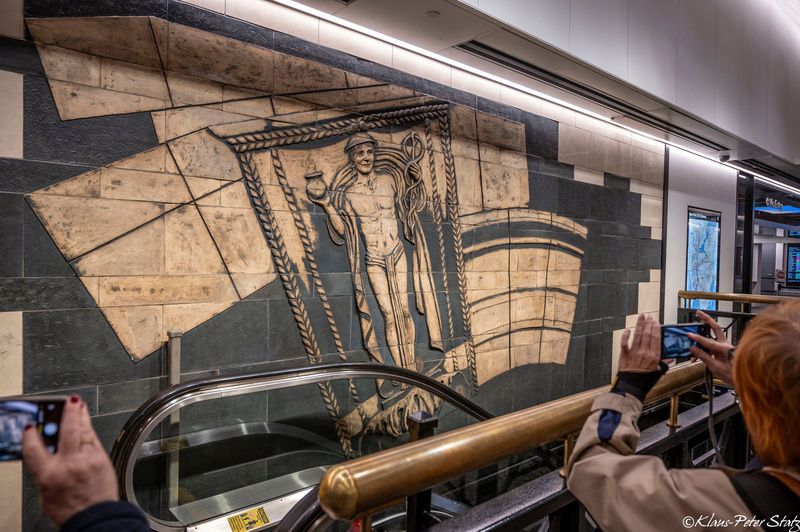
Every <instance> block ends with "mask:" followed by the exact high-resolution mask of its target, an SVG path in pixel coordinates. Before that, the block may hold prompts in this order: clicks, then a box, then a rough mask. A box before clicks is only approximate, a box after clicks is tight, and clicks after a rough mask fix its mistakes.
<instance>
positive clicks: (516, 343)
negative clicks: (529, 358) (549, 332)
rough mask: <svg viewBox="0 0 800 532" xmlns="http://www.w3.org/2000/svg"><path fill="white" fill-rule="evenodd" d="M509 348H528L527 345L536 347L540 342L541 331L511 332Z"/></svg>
mask: <svg viewBox="0 0 800 532" xmlns="http://www.w3.org/2000/svg"><path fill="white" fill-rule="evenodd" d="M510 338H511V347H512V348H514V347H521V346H529V345H536V346H537V347H538V345H539V343H540V342H541V341H542V330H541V329H526V330H520V331H511V335H510ZM537 358H538V351H537Z"/></svg>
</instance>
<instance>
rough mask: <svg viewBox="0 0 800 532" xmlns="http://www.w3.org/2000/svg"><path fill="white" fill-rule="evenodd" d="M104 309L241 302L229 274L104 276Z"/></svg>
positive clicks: (100, 286)
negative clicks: (237, 300)
mask: <svg viewBox="0 0 800 532" xmlns="http://www.w3.org/2000/svg"><path fill="white" fill-rule="evenodd" d="M98 290H99V295H100V302H99V304H100V306H101V307H130V306H138V305H166V304H178V303H214V302H222V301H234V300H236V299H238V297H237V295H236V292H235V290H234V289H233V284H232V283H231V280H230V277H229V276H228V275H227V274H214V275H147V276H120V277H103V278H101V279H100V282H99V287H98Z"/></svg>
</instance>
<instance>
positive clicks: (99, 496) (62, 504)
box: [22, 396, 119, 526]
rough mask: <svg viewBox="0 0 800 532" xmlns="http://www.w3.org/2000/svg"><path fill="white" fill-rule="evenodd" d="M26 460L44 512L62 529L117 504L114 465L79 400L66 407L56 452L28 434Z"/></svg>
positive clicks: (36, 435)
mask: <svg viewBox="0 0 800 532" xmlns="http://www.w3.org/2000/svg"><path fill="white" fill-rule="evenodd" d="M22 455H23V460H24V462H25V465H26V466H27V468H28V471H30V473H31V475H32V476H33V480H34V482H35V483H36V485H37V486H38V487H39V495H40V498H41V501H42V510H43V511H44V513H45V514H47V516H48V517H50V519H52V520H53V521H54V522H55V523H56V524H57V525H59V526H61V525H62V524H63V523H64V522H65V521H67V520H68V519H69V518H70V517H72V516H73V515H75V514H77V513H78V512H80V511H82V510H85V509H87V508H89V507H90V506H93V505H95V504H97V503H101V502H106V501H116V500H118V498H119V497H118V495H117V493H118V492H117V477H116V474H115V473H114V468H113V466H112V465H111V460H110V459H109V458H108V455H107V454H106V452H105V450H104V449H103V445H102V444H101V443H100V440H99V439H98V438H97V434H96V433H95V431H94V428H92V422H91V420H90V419H89V412H88V409H87V408H86V403H84V402H83V401H81V400H80V398H79V397H77V396H72V397H70V399H69V401H67V402H66V403H65V404H64V414H63V417H62V419H61V432H60V434H59V437H58V451H57V452H56V453H55V454H50V453H49V452H48V451H47V449H46V448H45V446H44V442H43V441H42V437H41V436H40V435H39V433H38V432H36V431H35V430H30V428H28V429H26V430H25V434H24V436H23V442H22Z"/></svg>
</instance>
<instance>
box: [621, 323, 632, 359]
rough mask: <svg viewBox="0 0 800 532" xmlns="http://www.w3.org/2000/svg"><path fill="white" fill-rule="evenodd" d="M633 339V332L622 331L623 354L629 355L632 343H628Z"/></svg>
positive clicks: (628, 330)
mask: <svg viewBox="0 0 800 532" xmlns="http://www.w3.org/2000/svg"><path fill="white" fill-rule="evenodd" d="M630 338H631V330H630V329H625V330H624V331H622V340H621V342H620V344H621V345H620V347H621V348H622V353H624V354H627V353H628V349H630V345H631V344H630V343H629V342H628V341H629V340H630Z"/></svg>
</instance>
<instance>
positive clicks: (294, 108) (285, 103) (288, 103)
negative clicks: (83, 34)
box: [272, 96, 320, 117]
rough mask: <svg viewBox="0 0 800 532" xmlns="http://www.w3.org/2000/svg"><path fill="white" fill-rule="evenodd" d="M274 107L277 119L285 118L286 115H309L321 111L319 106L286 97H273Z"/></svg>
mask: <svg viewBox="0 0 800 532" xmlns="http://www.w3.org/2000/svg"><path fill="white" fill-rule="evenodd" d="M272 105H273V106H275V116H276V117H285V116H286V115H293V114H297V113H307V112H309V111H314V110H317V109H320V106H319V105H312V104H310V103H308V102H303V101H300V100H298V99H296V98H288V97H286V96H273V97H272Z"/></svg>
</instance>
